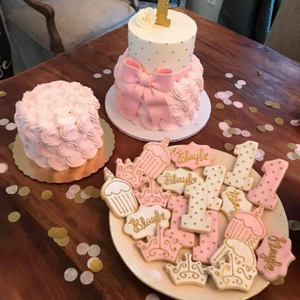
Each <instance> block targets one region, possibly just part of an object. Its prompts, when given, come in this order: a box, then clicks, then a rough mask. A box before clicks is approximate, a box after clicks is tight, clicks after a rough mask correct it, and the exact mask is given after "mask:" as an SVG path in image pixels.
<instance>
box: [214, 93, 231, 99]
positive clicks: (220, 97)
mask: <svg viewBox="0 0 300 300" xmlns="http://www.w3.org/2000/svg"><path fill="white" fill-rule="evenodd" d="M217 94H218V97H219V99H221V100H225V99H228V98H229V97H230V96H228V94H226V93H225V92H218V93H217Z"/></svg>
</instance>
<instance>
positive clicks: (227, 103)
mask: <svg viewBox="0 0 300 300" xmlns="http://www.w3.org/2000/svg"><path fill="white" fill-rule="evenodd" d="M223 103H224V104H226V105H231V104H232V101H231V100H230V99H225V100H224V101H223Z"/></svg>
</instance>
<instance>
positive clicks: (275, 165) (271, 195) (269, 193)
mask: <svg viewBox="0 0 300 300" xmlns="http://www.w3.org/2000/svg"><path fill="white" fill-rule="evenodd" d="M288 166H289V163H288V162H287V161H285V160H283V159H275V160H271V161H266V162H265V163H264V164H263V166H262V169H261V170H262V171H263V172H264V173H265V174H264V176H263V177H262V179H261V181H260V183H259V185H258V187H257V188H255V189H253V190H251V191H249V193H248V199H249V201H251V202H252V203H253V204H255V205H263V206H264V208H265V209H268V210H274V208H275V207H276V205H277V202H278V197H277V196H276V191H277V189H278V187H279V185H280V183H281V181H282V179H283V177H284V174H285V173H286V171H287V169H288Z"/></svg>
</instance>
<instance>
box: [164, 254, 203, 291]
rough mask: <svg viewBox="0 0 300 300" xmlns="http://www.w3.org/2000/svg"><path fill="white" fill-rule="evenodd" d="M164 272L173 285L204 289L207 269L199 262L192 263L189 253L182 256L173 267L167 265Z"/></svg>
mask: <svg viewBox="0 0 300 300" xmlns="http://www.w3.org/2000/svg"><path fill="white" fill-rule="evenodd" d="M165 270H166V272H167V273H168V275H169V276H170V278H171V280H172V282H173V283H174V284H175V285H195V286H199V287H204V286H205V284H206V281H207V277H208V275H207V269H206V268H204V267H202V264H201V262H199V261H198V262H193V261H192V255H191V253H189V252H186V253H185V254H184V255H183V260H176V265H175V266H173V265H171V264H167V265H166V267H165Z"/></svg>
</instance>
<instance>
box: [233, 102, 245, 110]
mask: <svg viewBox="0 0 300 300" xmlns="http://www.w3.org/2000/svg"><path fill="white" fill-rule="evenodd" d="M233 105H234V106H235V107H236V108H242V107H243V106H244V105H243V103H242V102H240V101H234V102H233Z"/></svg>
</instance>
